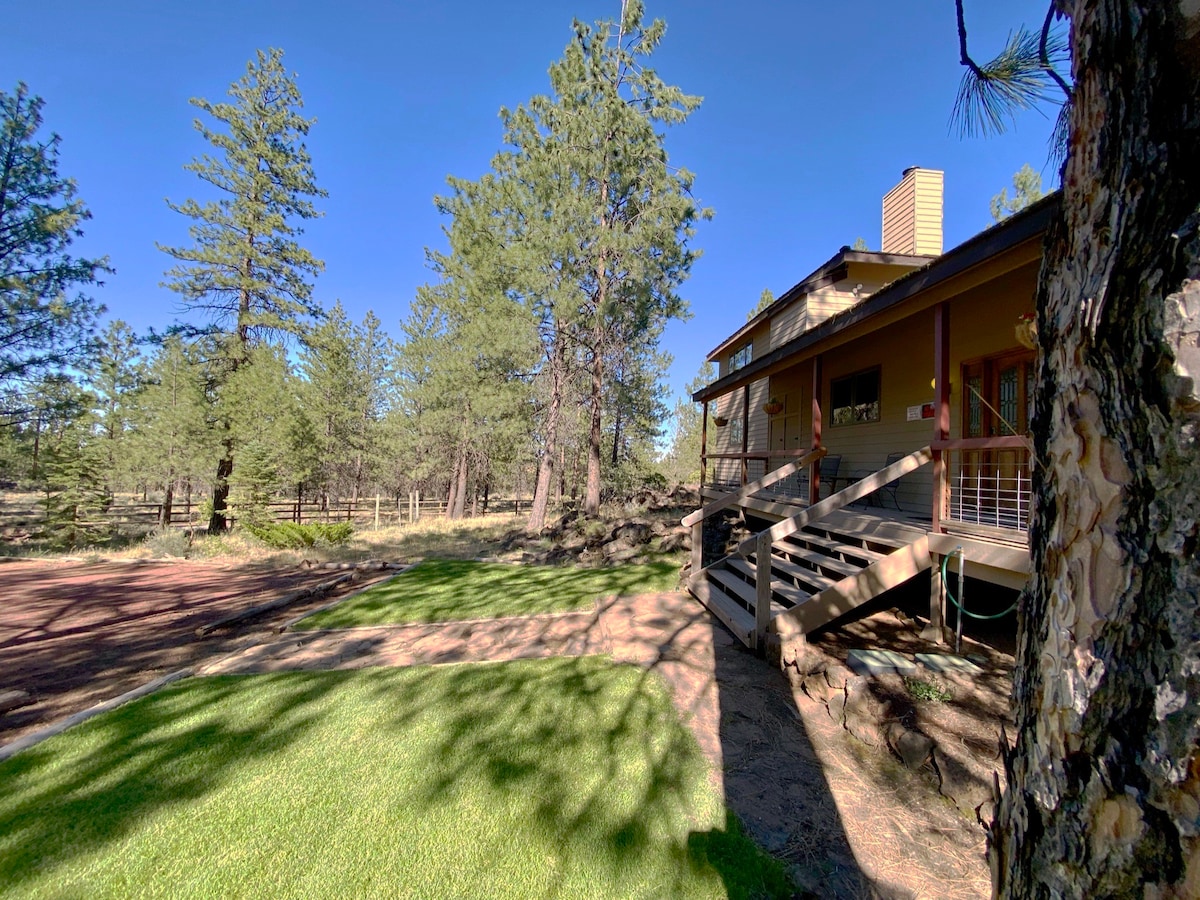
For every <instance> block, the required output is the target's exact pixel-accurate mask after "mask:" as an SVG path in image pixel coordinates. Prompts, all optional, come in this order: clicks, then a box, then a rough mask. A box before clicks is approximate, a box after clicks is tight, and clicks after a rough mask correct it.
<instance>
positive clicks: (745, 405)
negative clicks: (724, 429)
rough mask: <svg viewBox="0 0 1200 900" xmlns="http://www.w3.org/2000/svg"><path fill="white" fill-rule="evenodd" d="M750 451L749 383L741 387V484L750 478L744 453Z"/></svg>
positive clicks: (748, 462) (748, 463)
mask: <svg viewBox="0 0 1200 900" xmlns="http://www.w3.org/2000/svg"><path fill="white" fill-rule="evenodd" d="M749 452H750V385H748V384H747V385H746V386H744V387H743V388H742V485H743V486H745V484H746V483H747V482H748V481H749V480H750V461H749V460H748V459H746V454H747V453H749Z"/></svg>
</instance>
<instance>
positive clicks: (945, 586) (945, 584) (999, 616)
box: [942, 547, 1019, 621]
mask: <svg viewBox="0 0 1200 900" xmlns="http://www.w3.org/2000/svg"><path fill="white" fill-rule="evenodd" d="M955 553H962V547H956V548H955V549H954V550H953V551H951V552H950V553H948V554H946V555H945V556H943V557H942V587H943V589H945V591H946V596H947V597H949V598H950V602H951V603H953V604H954V608H955V609H957V610H958V611H959V613H961V614H962V615H964V616H970V617H971V618H972V619H980V620H983V621H987V620H989V619H1002V618H1004V617H1005V616H1007V615H1008V614H1009V613H1010V612H1012V611H1013V610H1014V609H1016V608H1017V600H1014V601H1013V604H1012V606H1010V607H1009V608H1008V609H1006V610H1004V612H1000V613H996V614H995V615H993V616H981V615H980V614H979V613H973V612H967V611H966V610H965V609H963V608H962V606H961V605H960V604H959V602H958V598H957V597H955V596H954V594H953V592H952V591H951V590H950V582H949V581H947V580H946V564H947V563H948V562H950V557H951V556H953V555H954V554H955ZM958 588H959V590H960V591H961V590H962V585H961V584H959V586H958ZM1018 599H1019V598H1018Z"/></svg>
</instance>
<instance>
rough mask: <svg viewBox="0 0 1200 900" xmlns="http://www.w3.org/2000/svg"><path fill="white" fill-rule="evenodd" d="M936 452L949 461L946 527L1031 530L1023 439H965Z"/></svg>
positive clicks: (939, 446) (1029, 486)
mask: <svg viewBox="0 0 1200 900" xmlns="http://www.w3.org/2000/svg"><path fill="white" fill-rule="evenodd" d="M933 447H934V449H935V450H940V451H941V452H942V458H943V460H944V462H945V471H946V475H945V478H946V485H945V503H944V506H943V509H942V515H941V521H942V522H944V523H946V524H950V525H954V524H963V525H985V526H988V527H990V528H1002V529H1006V530H1009V531H1019V532H1025V531H1027V530H1028V528H1029V514H1030V510H1031V508H1032V507H1031V504H1032V499H1033V483H1032V455H1031V453H1030V450H1029V444H1028V441H1027V440H1026V439H1025V438H1024V437H1021V436H1019V435H1008V436H1004V437H991V438H962V439H958V440H950V441H939V442H937V443H935V444H934V445H933Z"/></svg>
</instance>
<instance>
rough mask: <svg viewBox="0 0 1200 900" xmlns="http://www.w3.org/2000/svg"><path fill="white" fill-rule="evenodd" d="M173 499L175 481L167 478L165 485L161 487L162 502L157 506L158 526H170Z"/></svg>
mask: <svg viewBox="0 0 1200 900" xmlns="http://www.w3.org/2000/svg"><path fill="white" fill-rule="evenodd" d="M174 501H175V481H174V480H173V479H168V481H167V485H166V487H165V488H164V489H163V502H162V505H161V506H160V507H159V508H158V527H159V528H170V527H171V507H172V506H173V505H174Z"/></svg>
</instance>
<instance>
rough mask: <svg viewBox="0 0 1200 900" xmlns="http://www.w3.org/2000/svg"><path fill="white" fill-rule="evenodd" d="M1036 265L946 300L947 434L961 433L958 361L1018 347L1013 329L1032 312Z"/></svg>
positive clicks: (960, 376)
mask: <svg viewBox="0 0 1200 900" xmlns="http://www.w3.org/2000/svg"><path fill="white" fill-rule="evenodd" d="M1037 273H1038V266H1036V265H1028V266H1025V267H1023V268H1020V269H1017V270H1015V271H1012V272H1009V273H1008V274H1006V275H1003V276H1001V277H1000V278H997V279H996V280H995V281H992V282H989V283H987V284H985V285H983V286H981V287H978V288H976V289H974V290H971V291H967V292H965V293H963V294H961V295H960V296H959V297H957V298H955V299H954V300H953V301H951V303H950V385H951V391H950V434H951V435H952V436H953V437H960V436H961V434H962V403H963V396H962V394H963V388H962V364H963V363H964V362H970V361H972V360H978V359H980V358H982V357H987V356H995V355H997V354H1000V353H1004V352H1006V351H1009V350H1020V349H1021V347H1020V345H1019V344H1018V343H1017V339H1016V337H1015V336H1014V333H1013V329H1014V327H1015V325H1016V323H1017V320H1018V319H1019V318H1020V316H1021V315H1022V314H1023V313H1029V312H1033V309H1034V293H1035V291H1036V289H1037Z"/></svg>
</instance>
